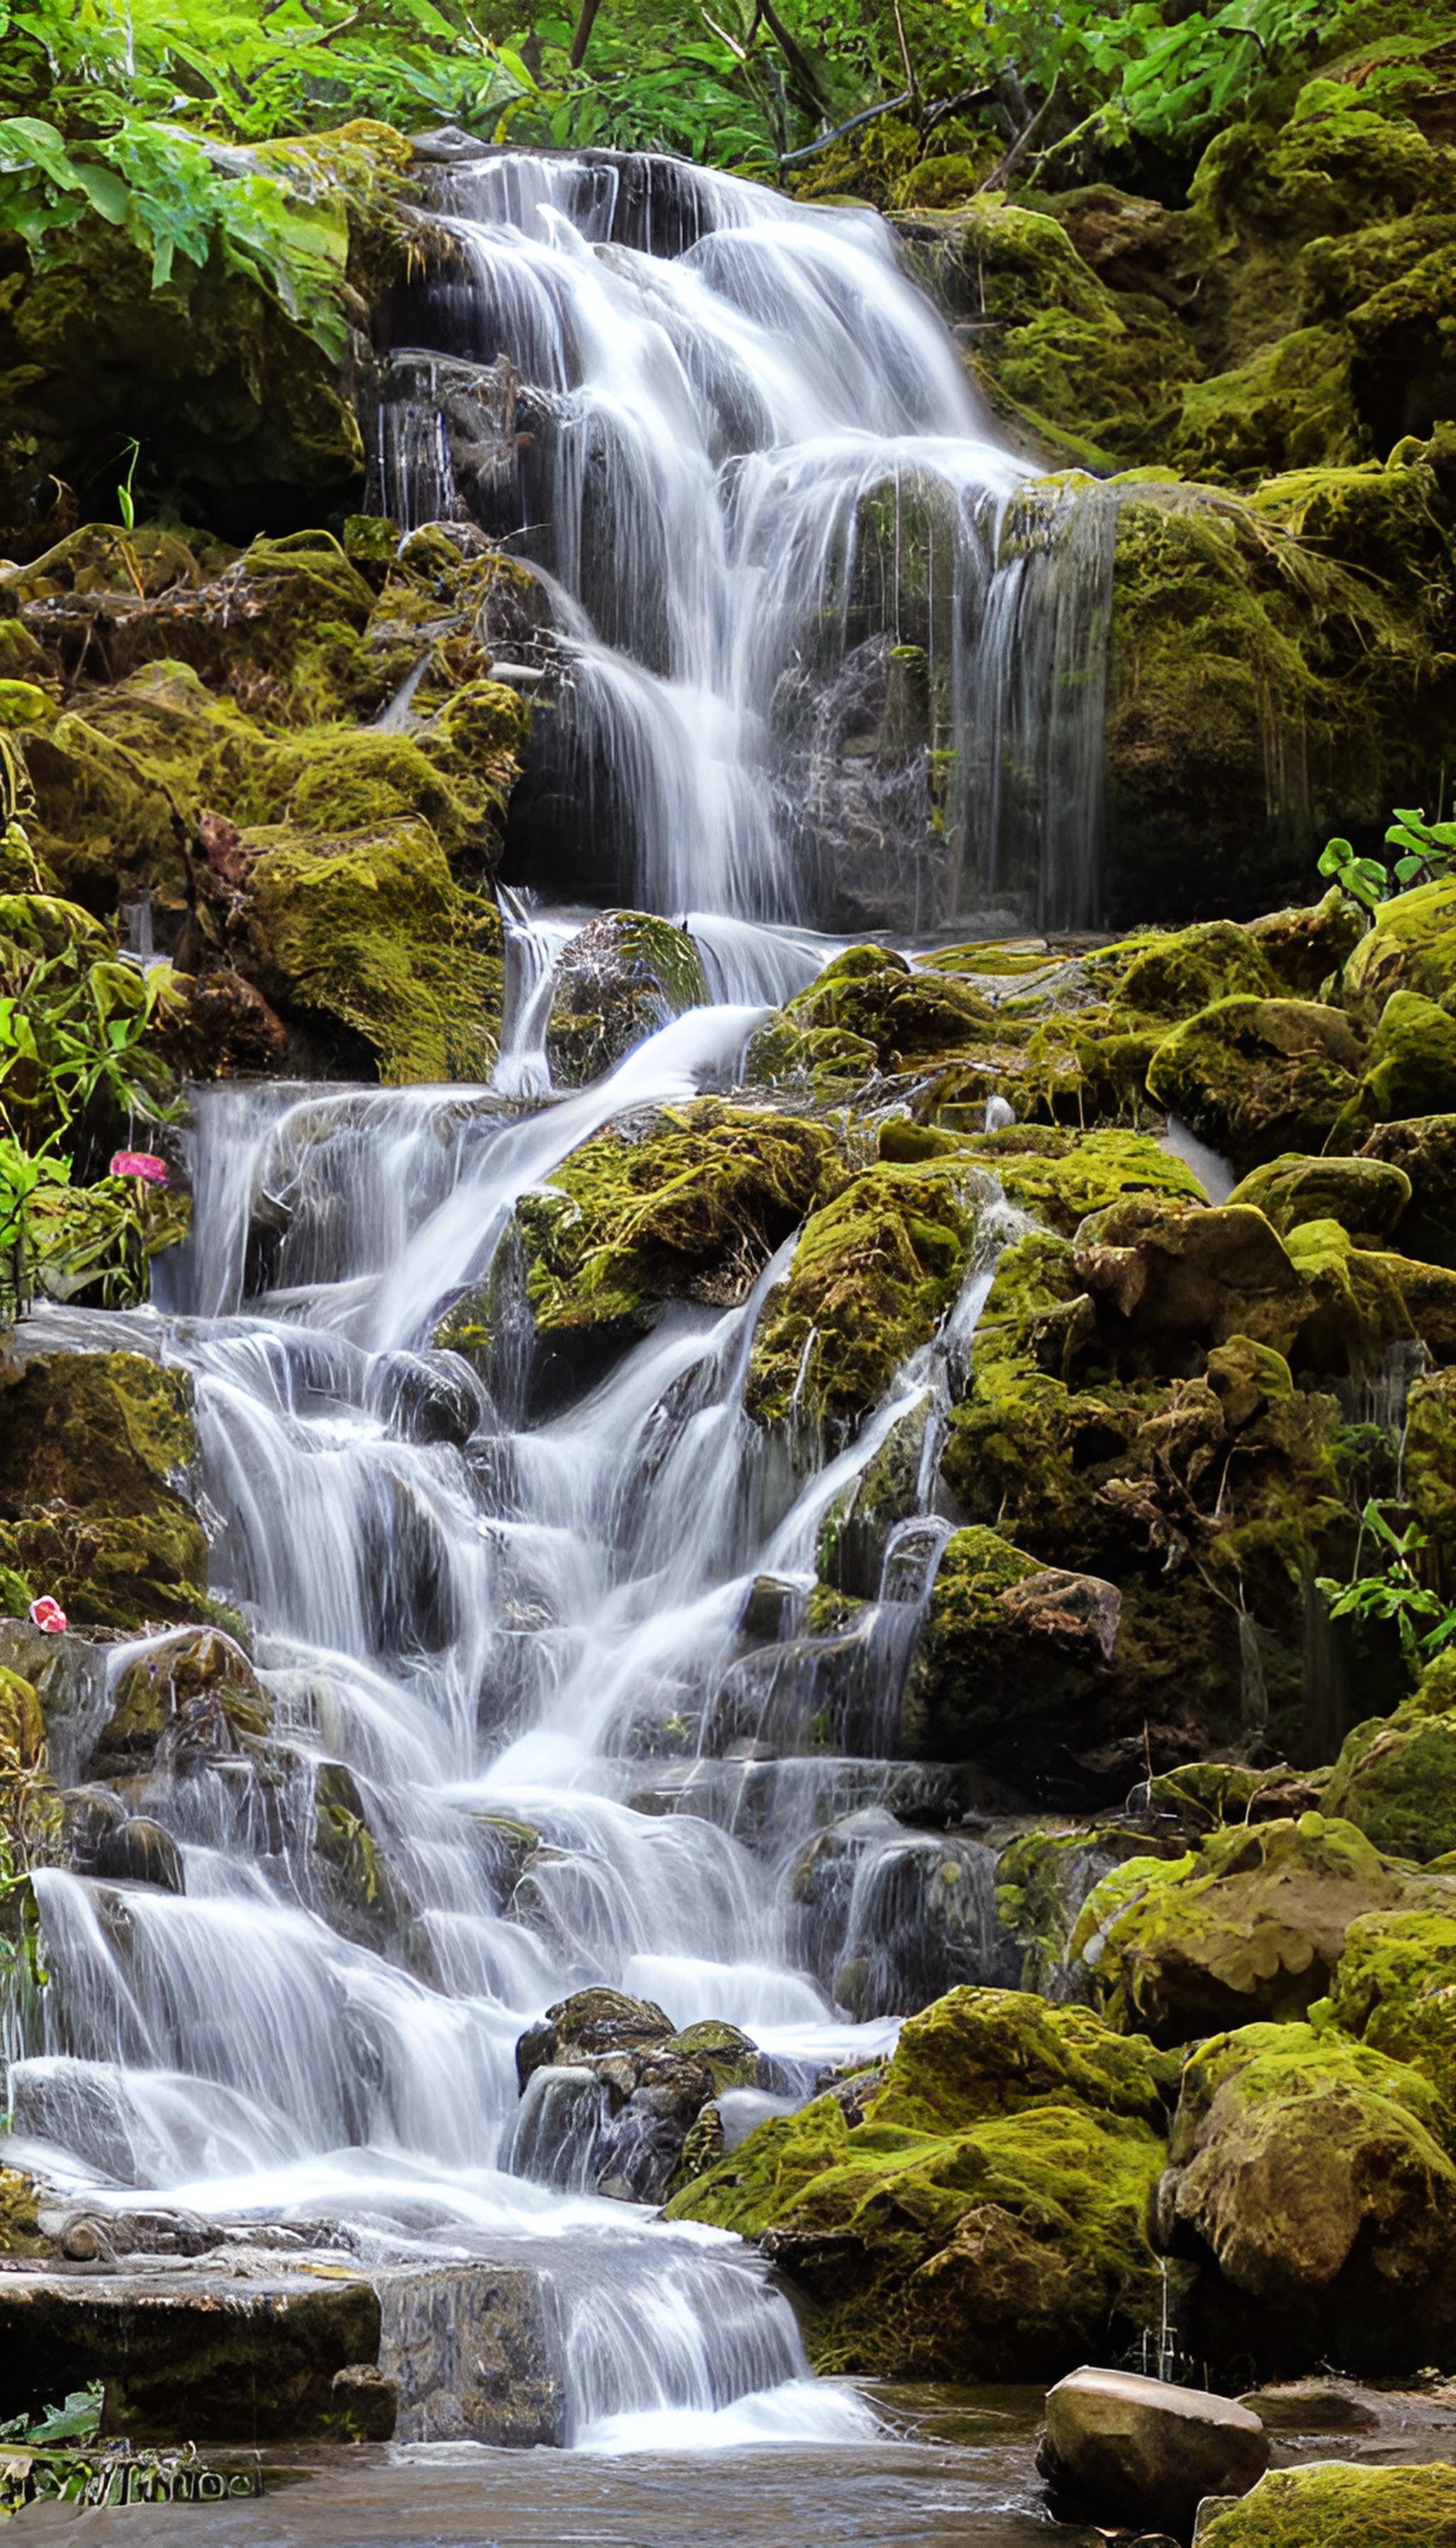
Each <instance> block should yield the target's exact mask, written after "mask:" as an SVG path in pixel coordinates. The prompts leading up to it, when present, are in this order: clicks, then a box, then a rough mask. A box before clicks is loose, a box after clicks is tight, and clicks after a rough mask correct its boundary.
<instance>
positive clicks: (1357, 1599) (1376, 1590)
mask: <svg viewBox="0 0 1456 2548" xmlns="http://www.w3.org/2000/svg"><path fill="white" fill-rule="evenodd" d="M1360 1518H1361V1522H1362V1525H1363V1528H1364V1530H1366V1531H1368V1532H1369V1533H1370V1534H1371V1536H1372V1538H1373V1539H1374V1540H1375V1542H1376V1553H1377V1556H1378V1558H1379V1559H1380V1561H1381V1562H1380V1564H1379V1568H1378V1571H1377V1572H1376V1573H1374V1574H1371V1575H1359V1576H1355V1577H1354V1578H1353V1579H1352V1580H1351V1581H1350V1582H1349V1583H1348V1584H1340V1583H1338V1582H1337V1581H1336V1580H1335V1578H1334V1577H1333V1576H1329V1575H1320V1576H1317V1577H1316V1583H1317V1585H1318V1588H1319V1592H1321V1593H1322V1594H1323V1596H1324V1599H1325V1602H1326V1603H1327V1605H1328V1609H1329V1615H1330V1617H1331V1619H1351V1618H1353V1619H1394V1621H1395V1623H1396V1627H1397V1630H1398V1632H1399V1634H1400V1639H1401V1647H1402V1651H1403V1653H1404V1654H1405V1656H1406V1659H1407V1662H1408V1663H1410V1665H1411V1666H1412V1667H1413V1668H1417V1669H1418V1667H1419V1666H1420V1665H1422V1664H1426V1663H1429V1662H1431V1661H1432V1660H1433V1658H1434V1657H1435V1656H1436V1655H1439V1654H1444V1652H1445V1650H1446V1648H1447V1647H1448V1646H1449V1645H1451V1644H1452V1643H1456V1605H1453V1604H1451V1603H1449V1602H1446V1601H1443V1600H1442V1598H1441V1596H1440V1594H1439V1593H1438V1592H1432V1591H1431V1589H1430V1587H1429V1585H1426V1584H1422V1582H1421V1580H1420V1575H1419V1572H1418V1566H1417V1561H1418V1559H1419V1556H1420V1552H1421V1550H1422V1549H1424V1548H1426V1547H1427V1546H1428V1545H1429V1541H1428V1537H1427V1534H1426V1533H1425V1532H1424V1531H1423V1530H1422V1529H1421V1528H1420V1527H1419V1525H1418V1523H1416V1522H1409V1523H1408V1524H1407V1526H1406V1528H1405V1529H1404V1530H1400V1531H1398V1530H1397V1529H1396V1527H1395V1525H1394V1523H1393V1522H1391V1521H1390V1520H1388V1519H1387V1517H1386V1513H1385V1509H1384V1507H1383V1506H1382V1505H1381V1504H1379V1503H1376V1502H1370V1503H1367V1504H1366V1506H1365V1509H1364V1511H1363V1513H1362V1514H1361V1516H1360ZM1426 1621H1428V1622H1429V1625H1427V1626H1423V1625H1422V1624H1421V1623H1422V1622H1426Z"/></svg>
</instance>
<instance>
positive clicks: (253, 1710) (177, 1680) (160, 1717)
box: [89, 1628, 273, 1778]
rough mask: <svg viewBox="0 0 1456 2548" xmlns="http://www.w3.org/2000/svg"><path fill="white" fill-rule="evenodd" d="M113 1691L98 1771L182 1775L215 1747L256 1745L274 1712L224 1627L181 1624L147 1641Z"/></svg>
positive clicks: (96, 1759)
mask: <svg viewBox="0 0 1456 2548" xmlns="http://www.w3.org/2000/svg"><path fill="white" fill-rule="evenodd" d="M109 1696H110V1698H111V1701H112V1705H111V1710H110V1713H109V1715H108V1716H107V1718H106V1720H105V1722H104V1723H103V1725H102V1726H101V1729H100V1731H99V1733H98V1734H97V1737H96V1748H95V1751H94V1753H93V1755H92V1758H91V1762H90V1765H89V1771H90V1774H91V1775H92V1776H93V1777H99V1778H117V1777H127V1776H133V1775H137V1774H145V1773H147V1772H149V1771H150V1770H152V1769H153V1768H160V1769H161V1770H162V1771H163V1773H170V1774H172V1775H176V1774H179V1773H183V1772H185V1771H186V1770H188V1769H189V1768H191V1767H193V1766H194V1765H196V1764H198V1763H200V1762H203V1761H205V1760H206V1758H207V1756H208V1755H209V1754H210V1753H236V1752H238V1751H241V1750H244V1749H247V1748H253V1749H256V1747H257V1746H258V1745H259V1744H260V1743H261V1741H262V1739H263V1737H264V1736H265V1735H266V1734H267V1733H268V1731H269V1728H270V1726H271V1724H272V1719H273V1701H272V1697H271V1695H270V1693H269V1692H268V1690H267V1689H266V1688H265V1687H264V1685H263V1683H261V1682H260V1681H259V1679H258V1677H257V1674H256V1673H255V1672H254V1670H253V1668H252V1665H251V1663H250V1662H249V1661H248V1658H247V1656H246V1655H245V1654H244V1653H243V1651H242V1648H241V1647H240V1646H239V1645H238V1644H237V1642H236V1640H235V1639H234V1638H232V1637H229V1636H227V1635H226V1634H225V1633H224V1632H223V1631H222V1630H221V1629H218V1628H182V1629H179V1630H177V1631H176V1633H175V1634H173V1635H171V1636H166V1637H160V1638H157V1639H156V1640H155V1641H154V1642H151V1643H148V1644H147V1645H146V1646H144V1647H143V1648H142V1649H141V1651H140V1652H139V1653H138V1654H137V1655H136V1657H135V1658H134V1660H132V1661H131V1662H129V1663H128V1664H127V1665H126V1667H125V1669H124V1670H123V1671H122V1672H121V1673H120V1674H119V1675H118V1676H117V1679H116V1681H115V1683H113V1685H112V1687H111V1689H110V1691H109Z"/></svg>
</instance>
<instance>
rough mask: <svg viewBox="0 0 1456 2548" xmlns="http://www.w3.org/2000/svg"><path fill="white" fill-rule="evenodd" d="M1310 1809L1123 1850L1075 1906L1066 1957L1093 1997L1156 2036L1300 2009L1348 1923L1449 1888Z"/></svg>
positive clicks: (1323, 1982)
mask: <svg viewBox="0 0 1456 2548" xmlns="http://www.w3.org/2000/svg"><path fill="white" fill-rule="evenodd" d="M1449 1889H1450V1888H1449V1887H1448V1886H1447V1884H1446V1882H1445V1880H1444V1879H1443V1878H1441V1877H1438V1876H1430V1877H1425V1878H1421V1877H1418V1876H1417V1875H1416V1874H1415V1873H1414V1871H1413V1870H1412V1869H1410V1868H1409V1867H1404V1866H1402V1865H1400V1864H1398V1863H1396V1862H1394V1861H1392V1860H1390V1859H1387V1858H1383V1857H1382V1856H1381V1854H1380V1852H1379V1851H1378V1850H1376V1849H1374V1848H1373V1847H1372V1845H1371V1844H1370V1842H1369V1841H1368V1840H1366V1839H1365V1837H1364V1835H1363V1834H1362V1833H1361V1832H1358V1831H1357V1830H1356V1829H1355V1827H1354V1825H1353V1824H1352V1823H1347V1822H1339V1821H1326V1820H1325V1818H1324V1817H1323V1816H1322V1815H1320V1814H1318V1813H1308V1814H1304V1815H1302V1816H1301V1817H1300V1818H1299V1820H1298V1821H1288V1822H1270V1823H1262V1824H1259V1825H1257V1826H1256V1827H1254V1828H1251V1829H1244V1830H1240V1829H1238V1828H1236V1827H1235V1828H1233V1829H1230V1830H1225V1831H1219V1832H1214V1833H1212V1834H1211V1835H1210V1836H1209V1838H1208V1839H1207V1840H1206V1841H1204V1842H1203V1843H1202V1844H1201V1846H1200V1847H1199V1848H1198V1849H1196V1850H1193V1851H1190V1852H1189V1854H1188V1855H1187V1857H1185V1858H1181V1859H1172V1860H1167V1861H1164V1860H1160V1859H1140V1860H1139V1859H1135V1860H1132V1861H1130V1863H1129V1864H1128V1865H1126V1866H1124V1867H1121V1868H1119V1869H1118V1870H1117V1872H1116V1873H1115V1874H1112V1875H1109V1876H1107V1877H1105V1878H1104V1879H1103V1881H1102V1883H1101V1884H1099V1885H1098V1886H1097V1888H1096V1890H1095V1892H1093V1893H1092V1894H1091V1895H1090V1896H1089V1898H1088V1900H1087V1902H1086V1904H1085V1905H1084V1907H1083V1910H1082V1913H1081V1917H1080V1918H1079V1920H1078V1922H1077V1926H1076V1929H1075V1931H1074V1933H1073V1937H1072V1956H1073V1957H1074V1958H1075V1957H1077V1956H1080V1957H1081V1959H1082V1961H1083V1962H1084V1963H1085V1964H1086V1965H1087V1966H1088V1968H1089V1970H1090V1971H1091V1973H1092V1975H1093V1980H1094V1986H1095V1994H1096V1999H1097V2003H1098V2005H1099V2006H1100V2007H1101V2008H1103V2009H1104V2010H1105V2011H1106V2012H1107V2013H1108V2014H1109V2015H1110V2016H1111V2017H1112V2018H1113V2019H1114V2020H1115V2021H1116V2022H1117V2023H1119V2024H1125V2025H1129V2026H1138V2027H1143V2028H1145V2029H1146V2031H1147V2032H1148V2033H1149V2034H1150V2035H1151V2036H1152V2037H1153V2039H1154V2041H1156V2042H1159V2043H1163V2044H1177V2043H1182V2042H1185V2041H1186V2040H1187V2039H1188V2037H1189V2036H1192V2035H1199V2034H1207V2033H1209V2032H1210V2031H1211V2030H1212V2029H1213V2028H1215V2027H1218V2026H1228V2025H1229V2024H1234V2025H1237V2024H1240V2023H1243V2022H1245V2021H1247V2020H1249V2019H1252V2018H1269V2019H1275V2020H1280V2021H1285V2020H1293V2019H1298V2018H1302V2017H1303V2016H1304V2015H1305V2013H1306V2011H1307V2010H1308V2009H1309V2008H1311V2007H1312V2006H1313V2004H1314V2003H1315V2001H1316V2000H1318V1999H1320V1998H1322V1997H1323V1995H1324V1994H1325V1992H1326V1991H1327V1990H1328V1987H1329V1981H1330V1976H1331V1975H1332V1973H1333V1971H1334V1969H1335V1966H1336V1965H1337V1963H1338V1962H1339V1958H1340V1955H1341V1953H1342V1951H1343V1947H1344V1940H1345V1932H1346V1930H1347V1929H1348V1927H1349V1925H1350V1922H1351V1921H1352V1920H1357V1919H1360V1918H1362V1917H1364V1916H1365V1915H1366V1914H1367V1913H1369V1912H1374V1911H1390V1910H1395V1909H1397V1908H1399V1907H1411V1908H1414V1907H1418V1906H1419V1904H1420V1903H1421V1902H1423V1901H1424V1902H1429V1903H1430V1904H1436V1903H1439V1902H1441V1901H1443V1900H1444V1899H1445V1897H1446V1894H1447V1892H1448V1891H1449Z"/></svg>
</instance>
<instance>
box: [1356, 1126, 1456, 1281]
mask: <svg viewBox="0 0 1456 2548" xmlns="http://www.w3.org/2000/svg"><path fill="white" fill-rule="evenodd" d="M1360 1156H1361V1157H1362V1158H1365V1159H1375V1160H1379V1161H1381V1162H1382V1163H1383V1164H1386V1165H1389V1166H1391V1167H1394V1168H1399V1170H1400V1172H1401V1174H1402V1176H1404V1177H1407V1178H1409V1180H1410V1203H1409V1204H1408V1205H1407V1207H1406V1210H1405V1211H1404V1212H1403V1214H1402V1215H1401V1219H1400V1221H1399V1223H1398V1224H1397V1227H1396V1230H1395V1243H1396V1245H1397V1246H1399V1247H1400V1248H1401V1250H1402V1252H1403V1253H1404V1254H1405V1255H1407V1256H1418V1257H1423V1258H1425V1259H1427V1260H1428V1261H1429V1262H1430V1263H1431V1264H1435V1265H1456V1115H1421V1116H1417V1117H1416V1118H1415V1119H1414V1120H1413V1121H1410V1120H1409V1119H1408V1120H1405V1121H1402V1122H1399V1123H1394V1124H1377V1125H1376V1127H1375V1129H1374V1131H1373V1132H1372V1133H1371V1134H1370V1135H1369V1138H1367V1139H1366V1141H1365V1142H1364V1144H1363V1146H1362V1148H1361V1151H1360Z"/></svg>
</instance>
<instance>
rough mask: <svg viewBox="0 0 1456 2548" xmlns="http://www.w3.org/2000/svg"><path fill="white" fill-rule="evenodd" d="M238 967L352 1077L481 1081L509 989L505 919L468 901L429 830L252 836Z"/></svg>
mask: <svg viewBox="0 0 1456 2548" xmlns="http://www.w3.org/2000/svg"><path fill="white" fill-rule="evenodd" d="M247 846H248V848H249V849H250V850H251V851H253V852H254V853H255V854H256V855H255V858H254V863H253V865H252V870H251V874H250V877H249V886H250V891H249V896H248V902H247V908H246V913H245V917H244V919H243V923H242V936H241V961H242V964H243V969H244V970H245V971H246V972H247V973H248V975H249V977H250V978H251V979H253V980H255V981H256V982H257V984H258V987H259V988H260V989H261V990H262V992H263V994H264V996H265V998H267V999H268V1000H269V1001H270V1002H271V1003H272V1005H273V1006H274V1007H275V1008H277V1009H278V1010H279V1011H280V1012H282V1013H285V1014H293V1015H296V1016H298V1017H299V1018H300V1019H301V1020H302V1021H303V1022H304V1024H305V1025H306V1026H307V1027H309V1028H311V1029H312V1030H313V1031H314V1032H315V1033H316V1034H318V1035H319V1036H321V1038H322V1039H323V1041H324V1043H325V1045H326V1046H331V1047H332V1049H333V1051H334V1053H335V1055H336V1057H337V1060H338V1061H339V1062H341V1063H342V1064H343V1066H344V1067H345V1068H346V1069H347V1068H348V1067H349V1066H350V1065H351V1064H352V1065H353V1066H355V1067H359V1066H361V1065H362V1067H364V1068H365V1069H366V1070H369V1071H371V1072H373V1073H377V1074H378V1076H379V1077H380V1078H381V1079H383V1080H386V1081H393V1082H400V1081H408V1080H448V1079H465V1080H484V1079H487V1078H489V1076H490V1072H491V1068H492V1065H493V1063H494V1060H495V1056H496V1050H497V1045H498V1040H499V1033H500V1008H501V999H502V993H503V984H504V967H503V959H502V938H501V929H500V913H499V912H498V911H497V909H496V906H495V904H494V903H492V902H488V901H486V900H485V899H484V898H483V897H481V896H479V895H476V894H471V893H467V892H465V891H463V890H462V889H461V888H460V887H459V886H458V885H457V884H456V883H455V880H454V878H453V877H452V875H451V873H450V869H449V866H448V865H447V864H446V861H445V856H444V852H443V851H442V850H441V848H440V846H439V843H438V842H437V840H436V839H435V838H434V835H433V833H432V832H431V831H430V830H429V827H428V826H427V824H425V823H423V822H421V821H416V820H410V819H404V820H401V821H400V822H398V823H395V824H391V825H385V826H382V827H381V828H380V829H379V830H377V831H376V832H374V833H372V834H368V835H366V836H364V837H363V838H359V837H355V838H351V839H349V840H348V841H340V842H335V843H333V844H324V843H316V842H314V841H312V840H310V841H304V840H300V839H298V838H297V837H295V836H291V835H290V834H288V833H287V832H286V831H267V830H265V831H262V832H254V833H253V834H252V835H251V837H250V839H249V841H248V843H247Z"/></svg>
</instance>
